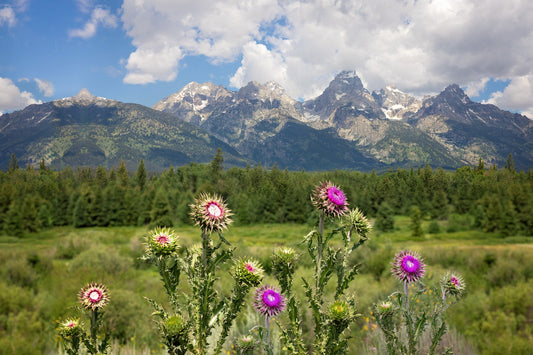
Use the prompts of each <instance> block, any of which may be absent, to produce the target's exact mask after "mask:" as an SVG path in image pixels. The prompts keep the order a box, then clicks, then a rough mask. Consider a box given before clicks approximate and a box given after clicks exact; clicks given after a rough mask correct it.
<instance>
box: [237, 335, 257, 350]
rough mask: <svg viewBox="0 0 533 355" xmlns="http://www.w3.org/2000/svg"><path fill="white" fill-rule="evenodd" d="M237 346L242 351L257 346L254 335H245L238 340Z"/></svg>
mask: <svg viewBox="0 0 533 355" xmlns="http://www.w3.org/2000/svg"><path fill="white" fill-rule="evenodd" d="M237 348H238V349H239V350H242V351H250V350H253V348H255V341H254V337H253V336H251V335H243V336H242V337H240V338H239V339H238V340H237Z"/></svg>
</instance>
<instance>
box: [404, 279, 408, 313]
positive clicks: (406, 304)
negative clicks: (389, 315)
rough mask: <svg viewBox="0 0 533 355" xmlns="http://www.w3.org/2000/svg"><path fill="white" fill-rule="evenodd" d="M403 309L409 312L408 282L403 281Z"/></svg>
mask: <svg viewBox="0 0 533 355" xmlns="http://www.w3.org/2000/svg"><path fill="white" fill-rule="evenodd" d="M404 292H405V309H406V310H407V312H409V283H407V282H404Z"/></svg>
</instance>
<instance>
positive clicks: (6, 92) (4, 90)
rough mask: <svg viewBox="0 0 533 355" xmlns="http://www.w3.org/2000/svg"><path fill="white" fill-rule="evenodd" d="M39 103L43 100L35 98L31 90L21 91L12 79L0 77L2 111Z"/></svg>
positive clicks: (0, 111)
mask: <svg viewBox="0 0 533 355" xmlns="http://www.w3.org/2000/svg"><path fill="white" fill-rule="evenodd" d="M39 103H41V101H37V100H35V99H34V98H33V95H32V94H31V93H30V92H27V91H22V92H21V91H20V89H19V88H18V87H17V86H16V85H15V84H14V83H13V81H11V79H8V78H2V77H0V113H4V112H7V111H13V110H19V109H23V108H24V107H26V106H28V105H31V104H39Z"/></svg>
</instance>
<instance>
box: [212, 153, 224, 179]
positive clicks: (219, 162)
mask: <svg viewBox="0 0 533 355" xmlns="http://www.w3.org/2000/svg"><path fill="white" fill-rule="evenodd" d="M223 169H224V154H223V153H222V149H221V148H218V149H217V154H216V155H215V156H214V157H213V160H212V161H211V163H209V169H208V170H209V171H208V173H209V179H210V180H211V182H213V183H216V182H217V181H218V179H219V178H220V175H221V173H222V171H223Z"/></svg>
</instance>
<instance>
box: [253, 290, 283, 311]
mask: <svg viewBox="0 0 533 355" xmlns="http://www.w3.org/2000/svg"><path fill="white" fill-rule="evenodd" d="M253 304H254V307H255V309H256V310H257V311H258V312H259V313H261V314H262V315H264V316H265V317H269V318H270V317H275V316H277V315H278V314H279V313H281V312H282V311H283V310H284V309H285V296H283V295H282V294H281V293H280V291H279V289H278V288H277V287H274V286H270V285H265V286H261V287H259V288H258V289H257V290H256V291H255V299H254V303H253Z"/></svg>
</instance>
